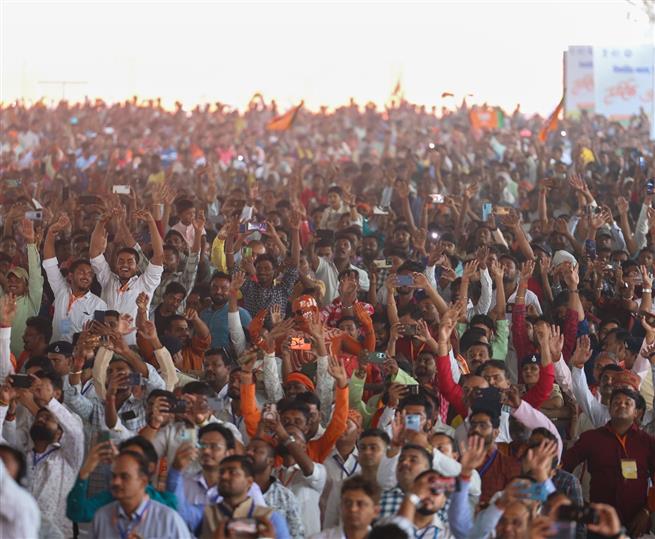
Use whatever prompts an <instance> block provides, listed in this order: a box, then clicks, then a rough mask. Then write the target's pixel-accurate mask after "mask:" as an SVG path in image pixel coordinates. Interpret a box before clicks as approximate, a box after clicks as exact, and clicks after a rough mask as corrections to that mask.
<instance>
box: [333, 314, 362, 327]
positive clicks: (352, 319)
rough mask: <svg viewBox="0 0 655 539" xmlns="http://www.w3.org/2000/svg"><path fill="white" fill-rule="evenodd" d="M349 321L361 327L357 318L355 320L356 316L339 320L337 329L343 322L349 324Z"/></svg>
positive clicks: (343, 317)
mask: <svg viewBox="0 0 655 539" xmlns="http://www.w3.org/2000/svg"><path fill="white" fill-rule="evenodd" d="M348 321H352V322H355V325H356V326H357V325H359V320H357V318H355V317H354V316H342V317H341V318H339V320H337V327H339V324H341V322H348Z"/></svg>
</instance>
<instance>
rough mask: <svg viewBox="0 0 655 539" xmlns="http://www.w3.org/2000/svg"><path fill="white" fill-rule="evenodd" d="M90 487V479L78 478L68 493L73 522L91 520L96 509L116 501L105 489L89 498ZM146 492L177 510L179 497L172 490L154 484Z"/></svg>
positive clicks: (67, 501)
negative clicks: (156, 488) (168, 490)
mask: <svg viewBox="0 0 655 539" xmlns="http://www.w3.org/2000/svg"><path fill="white" fill-rule="evenodd" d="M88 488H89V480H88V479H80V478H79V477H78V478H77V481H75V485H73V488H72V489H71V491H70V492H69V493H68V498H67V499H66V516H67V517H68V518H69V519H71V520H72V521H73V522H91V521H92V520H93V516H94V515H95V514H96V511H97V510H98V509H100V508H101V507H104V506H105V505H107V504H110V503H111V502H113V501H114V497H113V496H112V495H111V492H109V491H108V490H103V491H102V492H99V493H98V494H96V495H95V496H92V497H91V498H88V497H87V495H86V493H87V491H88ZM146 494H147V495H148V496H150V498H152V499H153V500H155V501H156V502H159V503H163V504H164V505H166V506H168V507H170V508H171V509H175V510H176V511H177V498H176V497H175V494H173V493H172V492H159V491H158V490H155V489H154V488H153V487H152V485H148V486H147V487H146Z"/></svg>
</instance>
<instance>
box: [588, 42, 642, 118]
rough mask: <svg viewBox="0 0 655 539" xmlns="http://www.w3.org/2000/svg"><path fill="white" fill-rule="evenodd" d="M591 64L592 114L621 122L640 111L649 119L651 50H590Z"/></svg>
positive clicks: (640, 47)
mask: <svg viewBox="0 0 655 539" xmlns="http://www.w3.org/2000/svg"><path fill="white" fill-rule="evenodd" d="M593 63H594V94H595V105H596V106H595V109H596V113H598V114H603V115H604V116H607V117H608V118H610V119H613V120H625V119H628V118H629V117H630V116H632V115H634V114H639V112H640V110H641V109H644V110H645V111H646V113H648V114H649V115H650V116H651V117H652V115H653V69H654V49H653V47H652V46H651V45H642V46H636V47H594V49H593ZM651 119H652V118H651Z"/></svg>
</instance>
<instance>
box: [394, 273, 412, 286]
mask: <svg viewBox="0 0 655 539" xmlns="http://www.w3.org/2000/svg"><path fill="white" fill-rule="evenodd" d="M413 284H414V277H413V276H412V275H396V286H412V285H413Z"/></svg>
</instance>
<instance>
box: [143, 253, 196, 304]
mask: <svg viewBox="0 0 655 539" xmlns="http://www.w3.org/2000/svg"><path fill="white" fill-rule="evenodd" d="M199 260H200V258H199V254H198V253H191V254H190V255H189V257H188V258H187V260H186V264H185V265H184V271H175V272H171V273H167V272H164V273H162V274H161V283H160V284H159V286H158V287H157V289H156V290H155V293H154V294H153V295H152V302H151V303H150V308H151V309H154V308H155V307H157V306H158V305H159V304H160V303H161V302H162V300H163V299H164V292H166V287H167V286H168V285H169V284H170V283H172V282H178V283H180V284H181V285H182V286H183V287H184V288H186V293H187V296H188V295H189V294H190V293H191V289H192V288H193V284H194V283H195V281H196V274H197V273H198V261H199ZM185 302H186V298H184V301H182V303H181V304H180V309H178V310H181V309H184V305H185Z"/></svg>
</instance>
